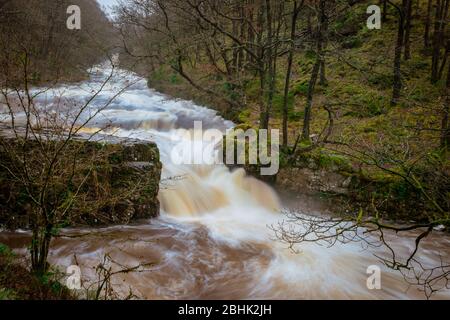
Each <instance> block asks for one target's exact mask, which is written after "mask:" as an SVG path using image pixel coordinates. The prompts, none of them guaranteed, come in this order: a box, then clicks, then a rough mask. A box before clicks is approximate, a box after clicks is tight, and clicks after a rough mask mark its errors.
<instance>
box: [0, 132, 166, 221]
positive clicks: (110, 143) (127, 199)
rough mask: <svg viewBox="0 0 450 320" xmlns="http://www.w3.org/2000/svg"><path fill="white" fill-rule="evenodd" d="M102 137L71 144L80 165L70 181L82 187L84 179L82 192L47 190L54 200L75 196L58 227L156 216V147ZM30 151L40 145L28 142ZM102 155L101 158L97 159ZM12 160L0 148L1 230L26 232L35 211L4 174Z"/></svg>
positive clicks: (158, 174) (17, 185)
mask: <svg viewBox="0 0 450 320" xmlns="http://www.w3.org/2000/svg"><path fill="white" fill-rule="evenodd" d="M1 133H2V132H1V130H0V139H10V140H9V143H10V145H11V143H14V141H12V140H11V139H13V138H11V137H5V135H2V134H1ZM104 138H105V137H101V138H100V140H102V141H101V142H100V141H85V140H83V139H84V137H83V136H79V137H77V139H75V140H73V141H71V142H70V146H69V147H68V149H69V150H74V149H77V148H78V149H77V156H76V161H77V163H80V164H82V165H80V167H79V168H80V169H79V170H77V172H75V174H74V176H73V178H72V180H71V181H75V182H78V185H80V183H79V182H80V181H82V179H86V180H85V183H84V184H82V188H80V189H79V190H76V191H75V190H71V191H69V192H68V191H67V190H68V188H67V186H62V187H61V186H60V187H59V188H58V187H55V188H54V189H53V190H52V191H51V192H53V193H55V195H59V194H61V193H64V194H66V193H71V194H73V193H75V192H77V196H76V200H75V201H74V202H73V203H74V204H73V206H72V207H71V210H70V213H69V214H68V215H67V218H66V219H65V222H64V224H63V225H61V226H60V227H68V226H80V225H81V226H82V225H88V226H104V225H111V224H127V223H130V222H132V221H134V220H137V219H147V218H152V217H156V216H158V215H159V207H160V206H159V201H158V192H159V182H160V178H161V168H162V165H161V162H160V157H159V150H158V147H157V146H156V144H155V143H153V142H146V141H140V140H132V139H119V138H115V137H108V138H107V139H104ZM105 140H107V142H105ZM28 148H29V149H30V150H28V152H29V153H30V154H33V149H34V148H38V143H37V142H31V143H28ZM80 149H81V151H80ZM100 150H101V156H97V155H99V154H100ZM69 152H70V151H69ZM10 160H11V157H9V156H8V153H7V150H6V148H5V147H4V145H2V144H0V162H1V163H0V164H2V165H0V228H3V229H18V228H21V229H27V228H28V227H29V224H30V215H31V210H33V208H32V207H31V203H30V201H29V199H27V192H26V190H24V187H23V184H21V183H18V182H17V179H15V178H14V177H13V176H12V175H11V173H10V172H8V170H6V169H5V167H8V161H10ZM83 163H86V165H84V164H83ZM87 163H90V165H87ZM37 167H39V166H37ZM88 171H89V173H88ZM86 177H87V178H86ZM74 185H76V183H75V184H74Z"/></svg>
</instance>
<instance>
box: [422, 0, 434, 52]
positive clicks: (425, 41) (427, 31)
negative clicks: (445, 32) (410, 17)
mask: <svg viewBox="0 0 450 320" xmlns="http://www.w3.org/2000/svg"><path fill="white" fill-rule="evenodd" d="M432 8H433V0H428V6H427V16H426V20H425V34H424V35H423V45H424V46H425V48H428V46H429V45H430V27H431V10H432Z"/></svg>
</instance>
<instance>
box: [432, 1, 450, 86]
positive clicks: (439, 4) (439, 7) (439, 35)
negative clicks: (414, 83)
mask: <svg viewBox="0 0 450 320" xmlns="http://www.w3.org/2000/svg"><path fill="white" fill-rule="evenodd" d="M449 3H450V0H436V14H435V21H434V34H433V56H432V62H431V82H432V83H436V82H437V81H438V80H439V79H440V78H439V65H440V59H441V48H442V47H443V43H444V33H445V27H446V19H447V15H448V7H449Z"/></svg>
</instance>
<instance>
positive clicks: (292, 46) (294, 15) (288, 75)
mask: <svg viewBox="0 0 450 320" xmlns="http://www.w3.org/2000/svg"><path fill="white" fill-rule="evenodd" d="M299 13H300V9H299V6H298V2H297V0H295V1H294V11H293V12H292V21H291V39H290V41H291V43H290V47H289V55H288V61H287V62H288V63H287V69H286V79H285V82H284V97H283V146H284V147H287V145H288V113H289V110H288V100H289V86H290V82H291V74H292V60H293V59H294V50H295V32H296V29H297V18H298V14H299Z"/></svg>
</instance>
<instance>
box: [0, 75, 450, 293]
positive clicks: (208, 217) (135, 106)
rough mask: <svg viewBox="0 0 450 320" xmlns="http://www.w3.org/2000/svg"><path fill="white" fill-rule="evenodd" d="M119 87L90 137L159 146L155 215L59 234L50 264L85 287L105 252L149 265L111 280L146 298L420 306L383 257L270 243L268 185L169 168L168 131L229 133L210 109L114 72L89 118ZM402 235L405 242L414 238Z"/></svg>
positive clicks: (10, 236)
mask: <svg viewBox="0 0 450 320" xmlns="http://www.w3.org/2000/svg"><path fill="white" fill-rule="evenodd" d="M108 72H109V70H108V69H107V68H104V67H102V68H98V70H97V74H96V75H95V76H94V77H93V78H92V79H91V80H90V81H87V82H84V83H82V84H81V85H78V86H75V85H74V86H65V87H62V88H57V89H54V90H52V91H49V92H48V93H47V94H45V95H43V96H41V98H39V99H40V102H41V103H43V102H46V103H47V104H48V103H49V101H50V102H51V101H54V99H55V97H57V96H61V95H64V97H68V99H69V101H68V103H67V104H70V103H69V102H72V103H82V102H83V101H86V100H87V99H88V98H89V96H90V95H91V94H92V90H95V89H96V88H98V87H99V86H100V85H101V82H102V80H103V79H105V77H106V75H107V74H108ZM123 87H127V90H125V91H124V93H123V94H121V95H120V96H118V97H117V98H116V99H115V100H114V101H113V103H112V104H111V105H109V106H108V108H106V109H105V110H103V111H102V112H101V114H99V115H98V116H97V117H96V118H95V119H94V121H93V122H92V123H91V124H90V126H91V127H92V130H94V128H98V127H102V126H104V125H110V126H111V127H110V129H109V130H108V133H110V134H114V135H117V136H120V137H130V138H138V139H142V140H151V141H155V142H156V143H157V144H158V147H159V149H160V153H161V161H162V162H163V182H162V183H161V191H160V194H159V198H160V202H161V217H159V218H157V219H153V220H150V221H143V222H140V223H139V224H136V225H131V226H114V227H108V228H100V229H92V228H86V229H69V230H63V231H62V233H63V234H65V235H69V236H76V237H62V238H56V239H54V240H53V242H52V244H51V248H52V250H51V253H50V261H51V262H52V263H53V264H56V265H59V266H61V267H67V266H69V265H71V264H74V263H75V262H77V263H79V264H80V265H81V266H82V272H83V275H84V277H85V278H88V279H89V278H91V279H92V278H93V277H94V276H95V274H94V271H93V270H94V268H95V266H96V265H98V263H99V262H100V261H101V260H102V257H103V256H104V255H105V254H109V255H110V256H111V257H112V258H113V259H114V261H116V262H118V263H120V264H121V265H127V266H134V265H137V264H140V263H148V262H150V263H152V266H151V267H149V268H148V270H146V271H145V272H134V273H128V274H125V275H118V276H116V277H115V278H114V281H113V283H114V285H115V288H116V290H118V292H119V293H122V294H123V295H124V296H125V295H127V294H128V292H129V289H130V288H131V289H132V291H133V293H134V294H136V295H137V296H139V297H142V298H147V299H204V298H207V299H248V298H261V299H280V298H287V299H300V298H304V299H319V298H325V299H337V298H342V299H349V298H360V299H380V298H424V295H423V293H422V292H419V291H418V290H417V289H416V288H409V287H408V286H407V284H406V283H405V282H404V280H403V278H402V277H401V276H399V275H398V274H396V273H394V272H392V271H391V270H388V269H386V268H384V267H383V266H382V264H381V263H380V262H379V261H378V260H377V258H376V257H375V256H374V254H382V253H383V252H382V251H381V249H373V250H372V251H369V250H364V249H363V248H362V247H361V245H359V244H357V243H351V244H347V245H336V246H334V247H332V248H326V247H321V246H318V245H316V244H311V243H305V244H301V245H300V246H299V247H298V248H297V249H298V252H295V253H294V252H292V250H290V249H288V248H286V247H285V246H284V245H283V244H282V243H280V242H278V241H277V240H275V239H273V238H274V234H273V232H272V231H271V229H270V228H269V226H271V225H276V224H277V223H278V222H279V221H280V220H282V219H283V218H284V217H283V215H282V214H281V213H280V211H281V209H282V207H283V206H282V204H281V203H280V200H279V199H278V196H277V195H276V193H275V192H274V191H273V190H272V188H271V187H269V186H268V185H266V184H264V183H262V182H261V181H258V180H256V179H254V178H251V177H248V176H246V174H245V172H244V171H243V170H242V169H240V170H236V171H233V172H230V170H228V168H226V167H225V166H223V165H213V166H211V165H180V164H175V163H173V161H172V158H171V155H172V154H173V151H174V149H176V148H179V141H180V139H186V137H184V136H183V135H182V133H180V131H178V130H176V129H180V128H184V129H192V128H193V123H194V121H202V123H203V128H204V129H208V128H216V129H219V130H221V131H223V132H225V130H226V129H228V128H231V127H232V126H233V124H232V123H231V122H229V121H225V120H224V119H222V118H221V117H219V116H218V115H217V113H216V112H215V111H212V110H209V109H206V108H203V107H200V106H197V105H195V104H194V103H192V102H189V101H182V100H173V99H169V98H168V97H166V96H164V95H162V94H159V93H157V92H155V91H153V90H151V89H149V88H148V87H147V83H146V81H145V80H144V79H141V78H139V77H137V76H136V75H134V74H131V73H127V72H124V71H120V70H119V72H118V73H117V74H116V75H115V76H114V77H113V78H112V81H111V82H110V83H108V84H107V85H106V86H105V89H104V90H103V91H102V93H101V94H100V95H99V96H98V97H97V98H96V99H94V101H93V103H92V107H91V108H90V110H89V111H88V112H92V110H95V109H96V108H99V107H101V105H102V104H103V103H105V102H106V101H108V100H109V99H110V98H111V97H112V96H114V94H115V92H117V91H118V90H120V89H121V88H123ZM50 106H51V103H50ZM86 116H87V115H86ZM87 131H89V129H87ZM187 139H189V138H187ZM187 142H189V141H187ZM207 147H208V146H207ZM208 150H209V149H208ZM211 150H213V149H212V148H211ZM175 151H177V150H175ZM201 151H204V150H201ZM211 152H212V151H211ZM300 205H301V204H300ZM409 236H410V238H411V239H413V236H414V234H410V235H409ZM393 237H394V235H393ZM0 241H1V242H5V243H8V244H9V245H11V246H12V247H14V248H16V249H17V250H18V251H20V250H21V251H22V252H24V253H25V251H26V249H25V248H26V246H27V244H28V241H29V235H28V234H27V233H9V232H2V233H0ZM449 244H450V240H449V238H448V237H445V236H434V235H432V236H431V237H430V238H428V239H426V241H425V243H424V247H423V248H422V249H421V252H419V254H420V256H421V257H423V258H424V259H425V260H426V261H428V262H429V263H432V262H436V257H437V256H438V254H437V253H438V252H439V253H440V254H441V255H442V257H443V259H444V260H445V258H447V259H448V258H449V257H450V254H449V249H448V247H449ZM396 247H397V249H398V250H399V251H400V252H409V251H410V250H411V248H412V247H411V243H410V242H408V241H405V240H404V239H398V241H396ZM373 264H375V265H378V266H380V268H381V269H382V271H383V272H382V290H368V289H367V287H366V280H367V274H366V270H367V267H368V266H369V265H373ZM446 294H448V292H443V293H441V294H440V295H437V296H436V297H437V298H445V297H447V295H446Z"/></svg>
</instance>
